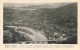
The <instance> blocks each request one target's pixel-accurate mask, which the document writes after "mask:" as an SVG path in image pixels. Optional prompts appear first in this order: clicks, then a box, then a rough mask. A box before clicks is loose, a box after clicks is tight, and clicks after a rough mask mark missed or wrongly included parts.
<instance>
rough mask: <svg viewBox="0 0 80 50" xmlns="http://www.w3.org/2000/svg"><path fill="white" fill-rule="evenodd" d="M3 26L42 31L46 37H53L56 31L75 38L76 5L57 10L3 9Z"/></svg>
mask: <svg viewBox="0 0 80 50" xmlns="http://www.w3.org/2000/svg"><path fill="white" fill-rule="evenodd" d="M20 20H21V22H20ZM19 23H22V24H23V25H20V24H19ZM4 25H20V26H26V27H31V28H33V29H37V30H40V31H42V30H43V32H44V33H45V34H46V36H47V37H48V36H50V37H53V36H54V32H56V31H57V32H58V33H59V34H63V33H64V34H66V36H69V37H74V36H77V3H72V4H68V5H65V6H61V7H58V8H42V9H37V10H23V11H20V10H13V9H9V8H5V7H4Z"/></svg>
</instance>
